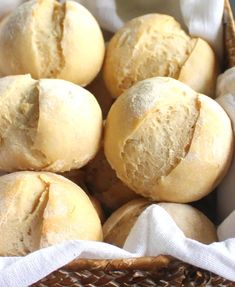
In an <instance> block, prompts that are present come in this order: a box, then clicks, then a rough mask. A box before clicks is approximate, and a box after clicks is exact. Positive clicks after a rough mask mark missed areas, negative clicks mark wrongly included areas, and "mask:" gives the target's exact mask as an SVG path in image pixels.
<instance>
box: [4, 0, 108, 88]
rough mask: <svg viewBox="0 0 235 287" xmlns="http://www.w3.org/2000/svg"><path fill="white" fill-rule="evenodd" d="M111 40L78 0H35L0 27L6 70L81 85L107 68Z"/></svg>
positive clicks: (8, 72) (13, 73)
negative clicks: (107, 40)
mask: <svg viewBox="0 0 235 287" xmlns="http://www.w3.org/2000/svg"><path fill="white" fill-rule="evenodd" d="M104 52H105V44H104V39H103V36H102V32H101V30H100V27H99V25H98V23H97V22H96V20H95V19H94V17H93V16H92V15H91V14H90V12H89V11H88V10H87V9H86V8H85V7H83V6H82V5H80V4H78V3H76V2H75V1H66V2H65V3H64V4H61V3H59V2H57V1H55V0H40V1H38V0H31V1H27V2H26V3H24V4H22V5H21V6H19V7H18V8H16V9H15V11H14V12H12V13H11V14H10V15H9V17H8V19H7V21H4V25H2V26H1V28H0V74H2V75H4V76H7V75H18V74H27V73H30V74H31V75H32V77H34V78H35V79H40V78H58V79H64V80H68V81H71V82H74V83H76V84H79V85H81V86H85V85H87V84H88V83H90V82H91V81H92V80H93V79H94V78H95V76H96V75H97V74H98V72H99V70H100V69H101V66H102V62H103V58H104Z"/></svg>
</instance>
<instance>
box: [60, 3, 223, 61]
mask: <svg viewBox="0 0 235 287" xmlns="http://www.w3.org/2000/svg"><path fill="white" fill-rule="evenodd" d="M61 2H65V0H61ZM77 2H80V3H81V4H83V5H84V6H86V7H87V8H88V9H89V10H90V11H91V12H92V14H93V15H94V16H95V17H96V19H97V20H98V22H99V23H100V25H101V27H103V28H104V29H105V30H108V31H111V32H116V31H117V30H118V29H119V28H120V27H122V26H123V24H124V23H125V22H126V21H128V20H130V19H133V18H134V17H137V16H140V15H144V14H148V13H163V14H168V15H172V16H173V17H175V18H176V19H177V20H178V21H179V22H180V23H181V25H182V26H183V27H184V28H187V29H188V31H189V33H190V34H191V35H192V36H197V37H201V38H203V39H205V40H206V41H207V42H209V43H210V44H211V46H212V47H213V48H214V50H215V51H216V52H217V54H218V55H219V57H220V58H221V57H222V46H223V38H222V37H223V30H222V28H223V26H222V25H221V22H222V16H223V8H224V1H223V0H131V1H123V0H108V1H107V0H77Z"/></svg>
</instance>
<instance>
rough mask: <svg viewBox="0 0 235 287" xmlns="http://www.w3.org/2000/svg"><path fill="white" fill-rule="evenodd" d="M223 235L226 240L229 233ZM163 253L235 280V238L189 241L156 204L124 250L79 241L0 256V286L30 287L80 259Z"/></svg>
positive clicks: (128, 240)
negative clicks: (203, 242) (16, 255)
mask: <svg viewBox="0 0 235 287" xmlns="http://www.w3.org/2000/svg"><path fill="white" fill-rule="evenodd" d="M233 226H234V225H233ZM224 231H225V232H226V231H227V228H225V229H223V227H221V228H220V232H224ZM172 234H174V236H172ZM223 236H224V237H226V234H224V235H223ZM160 254H165V255H172V256H174V257H176V258H178V259H181V260H183V261H185V262H188V263H191V264H193V265H195V266H198V267H201V268H204V269H206V270H210V271H212V272H214V273H216V274H218V275H221V276H222V277H224V278H227V279H230V280H233V281H235V260H234V258H235V239H228V240H225V241H223V242H217V243H213V244H210V245H204V244H201V243H199V242H197V241H195V240H192V239H188V238H186V237H185V236H184V234H183V233H182V231H181V230H180V229H179V228H178V227H177V225H176V224H175V222H174V221H173V219H172V218H171V217H170V216H169V215H168V213H167V212H166V211H165V210H164V209H163V208H161V207H160V206H158V205H155V204H153V205H151V206H149V207H148V208H147V209H146V210H145V211H144V212H143V213H142V214H141V215H140V217H139V218H138V220H137V222H136V224H135V225H134V227H133V228H132V230H131V232H130V234H129V236H128V238H127V240H126V243H125V245H124V249H121V248H118V247H115V246H112V245H110V244H106V243H102V242H91V241H79V240H78V241H67V242H65V243H62V244H60V245H57V246H52V247H48V248H45V249H42V250H39V251H36V252H33V253H31V254H29V255H27V256H25V257H15V258H13V257H10V258H9V257H6V258H4V257H1V258H0V286H1V287H12V286H20V287H24V286H29V285H31V284H33V283H35V282H37V281H38V280H40V279H41V278H44V277H45V276H46V275H48V274H50V273H51V272H53V271H54V270H56V269H58V268H60V267H61V266H64V265H65V264H67V263H69V262H70V261H72V260H73V259H75V258H77V257H80V258H89V259H94V258H96V259H109V258H131V257H139V256H148V255H151V256H157V255H160Z"/></svg>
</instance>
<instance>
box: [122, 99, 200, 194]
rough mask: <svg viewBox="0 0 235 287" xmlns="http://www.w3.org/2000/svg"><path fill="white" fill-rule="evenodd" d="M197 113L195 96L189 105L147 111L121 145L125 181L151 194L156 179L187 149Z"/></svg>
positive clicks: (169, 169) (163, 174)
mask: <svg viewBox="0 0 235 287" xmlns="http://www.w3.org/2000/svg"><path fill="white" fill-rule="evenodd" d="M179 115H181V116H179ZM199 116H200V102H199V99H198V97H197V98H196V99H194V102H193V103H191V104H190V105H189V106H184V105H182V106H181V107H180V106H174V107H173V106H168V107H166V109H165V111H164V110H160V109H155V110H154V111H152V112H151V113H149V114H148V115H147V116H146V117H145V118H144V119H143V120H142V122H141V124H140V125H139V126H138V127H137V129H136V130H135V131H134V132H133V133H132V134H131V135H130V136H129V137H128V138H127V139H126V141H125V144H124V146H123V151H122V153H121V157H122V159H123V162H124V163H125V170H126V174H125V182H126V181H127V184H128V182H129V186H132V187H133V186H134V188H135V190H136V191H137V192H138V191H140V192H141V193H144V194H145V195H146V196H150V193H151V189H152V188H153V187H154V186H156V185H157V183H158V181H159V180H161V178H162V177H166V176H168V175H169V174H170V173H171V172H172V170H174V169H175V168H176V167H177V166H178V165H179V164H180V162H181V161H182V160H183V159H184V158H185V156H186V155H187V153H188V152H189V149H190V146H191V143H192V140H193V136H194V131H195V127H196V124H197V121H198V118H199ZM176 118H177V121H175V122H174V119H176ZM143 130H144V131H145V132H144V133H143ZM143 135H144V136H143ZM159 139H161V140H159Z"/></svg>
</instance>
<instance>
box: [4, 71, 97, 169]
mask: <svg viewBox="0 0 235 287" xmlns="http://www.w3.org/2000/svg"><path fill="white" fill-rule="evenodd" d="M101 133H102V112H101V109H100V107H99V105H98V103H97V101H96V99H95V98H94V96H93V95H92V94H91V93H89V92H88V91H87V90H85V89H83V88H81V87H79V86H77V85H75V84H72V83H70V82H66V81H64V80H55V79H42V80H38V81H36V80H33V79H32V78H31V77H30V76H29V75H22V76H9V77H5V78H1V79H0V139H1V145H0V170H3V171H15V170H47V171H55V172H63V171H67V170H70V169H73V168H74V169H75V168H79V167H81V166H83V165H85V164H86V163H87V162H88V161H89V160H90V159H92V158H93V157H94V156H95V154H96V152H97V151H98V149H99V145H100V139H101Z"/></svg>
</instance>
